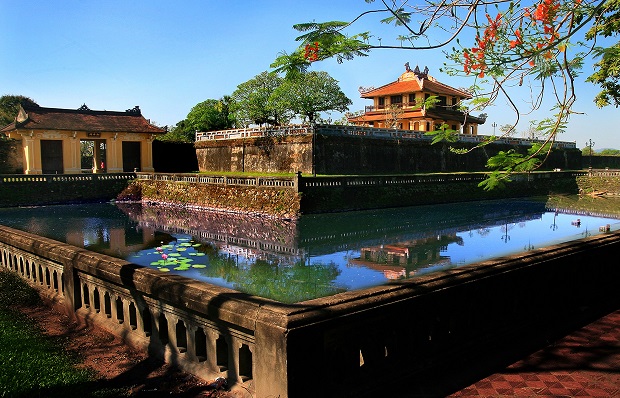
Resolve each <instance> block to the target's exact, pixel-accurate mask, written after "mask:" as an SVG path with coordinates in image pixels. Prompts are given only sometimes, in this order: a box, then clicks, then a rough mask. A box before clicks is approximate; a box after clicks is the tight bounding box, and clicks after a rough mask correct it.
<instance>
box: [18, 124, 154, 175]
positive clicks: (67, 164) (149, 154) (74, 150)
mask: <svg viewBox="0 0 620 398" xmlns="http://www.w3.org/2000/svg"><path fill="white" fill-rule="evenodd" d="M8 136H9V138H14V139H18V140H19V139H21V142H22V151H23V152H22V154H23V166H24V174H42V172H43V170H42V169H43V167H42V161H41V140H61V141H62V158H63V169H64V174H80V173H82V169H81V163H80V162H81V156H80V141H81V140H89V141H95V142H98V141H100V140H101V141H105V143H106V159H100V157H99V156H97V155H98V154H99V151H98V149H97V150H96V151H95V158H96V159H97V161H96V162H94V163H95V164H94V165H93V169H92V170H91V171H92V172H94V173H100V172H103V170H101V168H100V164H101V160H103V161H104V166H105V171H106V172H108V173H121V172H122V171H123V153H122V142H123V141H139V142H140V143H141V145H140V157H141V159H140V165H141V168H142V171H146V172H152V171H154V169H153V150H152V143H153V139H154V138H155V136H154V135H153V134H147V133H106V132H104V133H100V134H98V135H97V136H92V135H91V136H89V135H88V133H87V132H84V131H73V132H68V131H42V130H18V131H16V132H15V131H14V132H11V133H9V134H8ZM95 147H97V145H95Z"/></svg>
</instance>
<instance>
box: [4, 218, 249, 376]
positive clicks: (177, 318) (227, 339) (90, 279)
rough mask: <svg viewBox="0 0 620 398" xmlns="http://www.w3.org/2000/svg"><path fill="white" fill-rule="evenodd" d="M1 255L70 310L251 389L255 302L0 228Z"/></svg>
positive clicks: (176, 361)
mask: <svg viewBox="0 0 620 398" xmlns="http://www.w3.org/2000/svg"><path fill="white" fill-rule="evenodd" d="M9 240H11V243H7V241H9ZM33 247H36V249H35V250H33V249H32V248H33ZM0 256H1V258H0V264H1V265H2V267H3V268H8V269H11V270H12V271H14V272H17V273H18V274H19V275H21V276H22V277H23V278H24V279H26V280H28V281H29V282H30V283H31V284H33V285H34V286H36V287H37V288H38V289H39V290H40V291H42V293H43V294H45V295H46V296H48V297H49V298H51V299H53V300H54V301H56V302H59V303H61V304H64V305H65V306H66V308H67V309H68V310H69V312H70V313H73V312H75V315H76V316H79V317H82V318H86V319H89V320H91V321H94V322H95V323H97V324H99V325H100V326H103V327H104V328H105V329H107V330H109V331H111V332H113V333H115V334H117V335H119V336H122V337H123V338H125V339H126V340H127V341H129V342H131V343H132V344H133V345H135V346H137V347H142V348H144V349H145V350H147V349H148V350H149V352H151V353H155V354H156V355H157V356H159V357H163V358H165V359H166V360H167V361H168V362H171V363H174V364H177V365H179V366H180V367H182V368H184V369H186V370H188V371H190V372H192V373H194V374H196V375H198V376H201V377H203V378H205V379H211V378H215V377H225V378H227V379H228V380H229V381H230V382H231V383H237V384H239V385H245V386H247V388H253V387H252V384H253V370H252V369H253V357H254V358H256V356H257V355H260V354H259V352H256V342H255V329H256V327H257V322H260V321H259V320H258V319H257V318H256V316H257V314H258V312H259V311H258V310H259V303H251V302H249V301H247V302H244V301H243V300H241V301H239V300H238V299H236V298H235V297H234V296H235V295H236V294H238V293H236V292H234V291H231V290H228V289H223V288H217V287H215V286H210V285H206V284H196V283H195V282H194V281H191V280H188V279H185V278H176V277H172V278H170V277H163V278H162V276H161V275H160V274H159V273H158V272H157V271H154V270H153V269H146V268H141V267H139V266H135V265H133V264H130V263H127V262H125V261H123V260H119V259H116V258H112V257H108V256H105V255H101V254H97V253H92V252H85V251H84V250H82V249H79V248H76V247H73V246H70V245H66V244H63V243H60V242H56V241H53V240H49V239H46V238H42V237H38V236H36V235H30V234H27V233H23V232H21V231H16V230H12V229H10V228H7V227H2V226H0Z"/></svg>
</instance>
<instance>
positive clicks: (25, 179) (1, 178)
mask: <svg viewBox="0 0 620 398" xmlns="http://www.w3.org/2000/svg"><path fill="white" fill-rule="evenodd" d="M134 178H136V175H135V173H109V174H107V173H106V174H2V175H0V185H2V184H11V185H15V184H31V183H41V182H68V181H109V180H124V181H128V180H133V179H134Z"/></svg>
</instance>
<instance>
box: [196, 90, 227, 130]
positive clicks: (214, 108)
mask: <svg viewBox="0 0 620 398" xmlns="http://www.w3.org/2000/svg"><path fill="white" fill-rule="evenodd" d="M185 120H186V121H187V124H188V125H189V127H191V128H192V129H193V130H198V131H213V130H224V129H228V128H231V127H233V126H234V124H235V123H234V118H233V116H232V114H231V112H230V97H228V96H226V97H223V98H221V99H219V100H216V99H208V100H206V101H203V102H200V103H198V104H196V105H194V107H193V108H192V109H191V110H190V111H189V113H188V114H187V117H186V118H185Z"/></svg>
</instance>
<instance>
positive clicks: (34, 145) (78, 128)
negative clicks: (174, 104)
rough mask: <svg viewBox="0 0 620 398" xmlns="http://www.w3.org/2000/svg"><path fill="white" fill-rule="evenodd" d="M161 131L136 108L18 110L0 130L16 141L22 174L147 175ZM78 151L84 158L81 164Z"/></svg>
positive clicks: (36, 108) (38, 108)
mask: <svg viewBox="0 0 620 398" xmlns="http://www.w3.org/2000/svg"><path fill="white" fill-rule="evenodd" d="M165 132H166V130H165V129H162V128H160V127H157V126H155V125H153V124H151V123H150V121H149V120H147V119H145V118H144V117H143V116H142V112H141V111H140V108H139V107H138V106H136V107H134V108H132V109H128V110H126V111H124V112H122V111H121V112H118V111H95V110H91V109H89V108H88V107H87V106H86V105H82V106H81V107H80V108H79V109H75V110H74V109H58V108H44V107H41V106H20V109H19V112H18V114H17V116H16V117H15V120H14V121H13V122H12V123H11V124H9V125H7V126H5V127H4V128H2V129H0V133H4V134H5V135H6V136H7V137H8V138H12V139H16V140H20V141H21V148H22V166H23V172H24V174H79V173H104V172H108V173H121V172H133V171H145V172H152V171H154V169H153V152H152V143H153V140H154V139H155V137H156V136H157V135H158V134H164V133H165ZM84 148H90V150H89V153H90V156H89V157H87V158H86V163H85V160H84V154H83V152H84Z"/></svg>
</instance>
